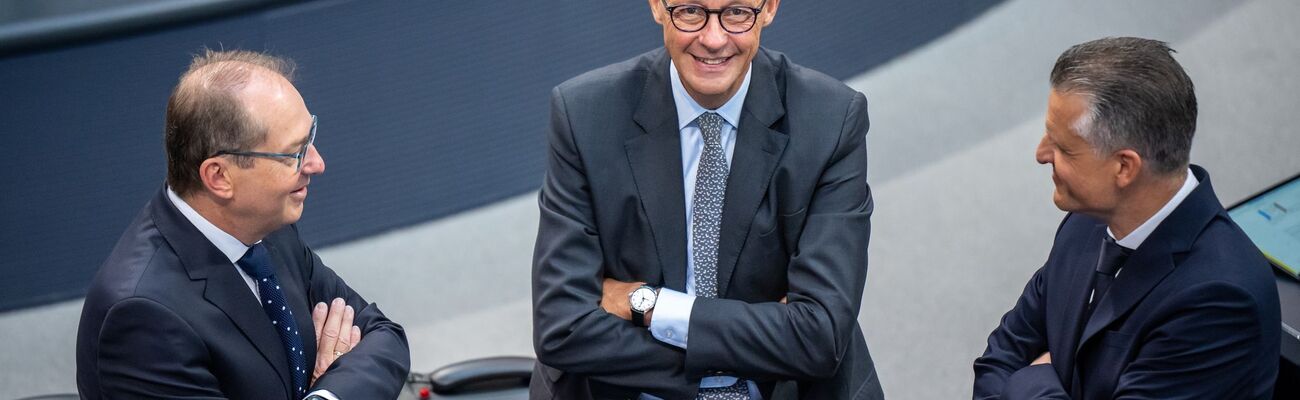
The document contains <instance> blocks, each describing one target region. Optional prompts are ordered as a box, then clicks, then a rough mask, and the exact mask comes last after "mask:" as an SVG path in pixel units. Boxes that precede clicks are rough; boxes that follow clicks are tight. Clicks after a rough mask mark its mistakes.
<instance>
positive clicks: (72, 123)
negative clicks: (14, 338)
mask: <svg viewBox="0 0 1300 400" xmlns="http://www.w3.org/2000/svg"><path fill="white" fill-rule="evenodd" d="M995 3H997V1H995V0H982V1H970V2H964V3H958V4H954V3H952V2H946V1H938V0H923V1H906V0H892V1H889V0H872V1H852V0H828V1H818V2H785V3H784V7H782V8H781V10H780V12H779V14H778V18H777V19H776V22H775V23H774V24H773V25H772V26H771V27H770V28H769V29H768V30H765V31H764V32H763V37H764V44H765V45H766V46H768V47H771V48H774V49H777V50H781V51H784V52H786V53H787V54H789V55H791V57H792V58H793V59H794V60H796V61H797V62H800V63H802V64H804V65H807V66H810V67H813V68H815V69H818V70H821V71H823V72H826V73H828V74H831V75H832V76H835V77H838V78H848V77H850V76H853V75H856V74H858V73H861V72H863V71H866V70H868V69H870V68H872V67H874V66H877V65H880V64H881V63H883V62H885V61H888V60H890V59H892V58H894V57H896V56H898V55H900V54H903V53H905V52H907V51H909V50H911V49H913V48H915V47H916V46H919V45H921V44H924V43H925V42H928V41H929V40H931V39H933V38H935V37H937V36H939V35H941V34H943V33H945V32H947V31H949V30H951V29H952V28H953V27H955V26H957V25H958V24H960V23H962V22H965V21H967V20H969V19H971V18H973V17H975V16H976V15H978V14H979V13H980V12H982V11H984V10H985V9H987V8H988V7H990V6H991V5H993V4H995ZM618 4H619V5H615V3H613V2H609V1H597V0H581V1H562V2H445V1H437V2H434V1H422V2H355V1H324V2H312V3H307V4H297V5H291V6H285V7H279V8H273V9H270V10H262V11H258V12H256V13H252V14H246V15H242V16H235V17H229V18H223V19H218V20H214V21H210V22H206V23H202V24H194V25H187V26H185V27H182V28H170V29H166V30H162V31H155V32H146V33H140V34H136V35H133V36H130V37H123V38H100V39H97V40H95V41H94V42H93V43H90V44H85V45H79V46H72V47H66V48H61V49H53V50H46V51H43V52H37V53H29V54H26V55H22V56H14V57H10V58H5V59H0V146H2V147H3V149H4V150H5V157H0V190H3V192H0V193H2V194H0V209H3V210H4V211H3V214H2V215H0V254H4V255H5V256H4V257H0V259H3V260H4V261H3V265H2V268H0V271H3V273H4V275H3V276H4V277H5V279H0V310H6V309H13V308H17V307H23V306H27V305H34V304H41V303H45V302H49V301H54V300H61V299H67V298H72V297H76V296H80V295H82V294H83V292H84V288H85V285H86V284H87V283H88V282H89V280H90V278H91V276H92V275H93V273H94V271H95V270H96V268H97V267H98V265H99V263H100V262H102V260H103V259H104V258H105V256H107V253H108V251H109V249H111V247H112V245H113V243H114V242H115V241H116V239H117V237H118V236H119V235H120V233H121V230H122V229H123V227H124V226H125V225H126V223H127V222H128V221H129V220H130V219H131V217H132V216H133V215H134V214H135V213H136V211H137V210H139V208H140V207H141V205H143V203H144V202H145V201H146V200H147V198H148V197H149V196H150V195H151V194H152V193H153V192H154V190H156V189H157V188H158V186H159V185H160V184H161V183H162V180H163V175H164V168H165V167H164V165H163V151H162V146H161V142H162V139H161V137H162V121H163V112H164V109H165V106H166V100H167V96H168V94H169V91H170V88H171V86H172V85H173V84H174V83H175V81H176V78H177V76H178V75H179V74H180V72H181V71H183V70H184V68H185V65H186V63H187V62H188V57H187V55H188V54H191V53H194V52H196V51H198V50H199V49H201V48H202V47H204V46H208V47H213V48H220V47H225V48H245V49H252V50H268V51H270V52H272V53H275V54H279V55H284V56H288V57H290V58H292V59H294V60H295V61H297V63H298V65H299V67H300V68H299V70H298V81H297V86H298V88H299V90H300V91H301V92H302V94H303V97H304V98H305V99H306V101H307V105H308V107H309V108H310V109H311V111H312V112H313V113H315V114H317V115H319V116H320V128H319V137H318V139H317V142H316V143H317V146H318V148H319V149H320V151H321V153H322V154H323V155H324V157H325V160H326V165H327V168H326V173H325V174H324V175H322V176H320V177H318V178H316V179H314V180H313V185H312V194H311V196H310V198H309V200H308V203H309V205H308V207H307V211H306V213H305V215H304V217H303V220H302V227H303V230H304V232H305V234H306V236H307V237H308V239H309V240H310V241H311V242H312V243H313V244H314V245H316V246H323V245H328V244H332V243H338V242H340V241H344V240H349V239H354V238H357V237H360V236H364V235H368V234H372V233H375V232H380V231H383V230H388V229H393V228H397V227H402V226H407V225H410V224H413V223H418V222H423V221H428V220H430V219H434V218H438V217H441V216H445V215H448V214H451V213H454V212H457V211H460V210H465V209H468V208H472V207H476V206H480V205H483V204H486V203H489V202H492V201H495V200H499V199H502V198H505V197H508V196H513V195H517V194H520V193H525V192H528V191H530V190H535V189H536V187H537V185H538V184H539V183H540V179H541V174H542V172H543V171H542V161H543V158H542V157H543V155H544V153H543V151H544V147H545V144H544V142H543V141H544V130H545V129H546V126H547V112H548V110H547V107H548V104H549V103H548V99H549V92H550V89H551V87H553V86H555V85H556V84H558V83H560V82H562V81H563V80H565V79H568V78H569V77H572V76H575V75H577V74H579V73H581V72H583V71H586V70H589V69H592V68H596V67H599V66H601V65H605V64H609V63H612V62H616V61H619V60H623V59H626V58H628V57H631V56H634V55H636V54H639V53H641V52H644V51H646V50H649V49H652V48H655V47H657V46H661V45H662V34H661V31H660V28H659V26H658V25H655V24H654V22H653V20H652V19H651V17H650V11H649V10H648V9H647V7H646V6H645V5H644V3H639V2H634V3H633V4H634V5H622V4H623V3H618Z"/></svg>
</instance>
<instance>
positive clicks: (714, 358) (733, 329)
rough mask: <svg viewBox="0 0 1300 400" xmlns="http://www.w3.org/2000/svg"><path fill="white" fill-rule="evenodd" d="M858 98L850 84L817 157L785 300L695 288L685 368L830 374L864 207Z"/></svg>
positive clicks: (862, 120)
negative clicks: (837, 123)
mask: <svg viewBox="0 0 1300 400" xmlns="http://www.w3.org/2000/svg"><path fill="white" fill-rule="evenodd" d="M869 125H870V124H869V122H868V118H867V100H866V97H865V96H863V95H862V94H861V93H857V94H856V96H855V97H854V98H853V100H852V101H850V102H849V103H848V108H847V112H846V113H845V119H844V121H843V124H842V127H841V129H840V132H839V134H838V136H837V143H836V145H835V148H834V150H833V152H832V154H831V155H830V157H828V158H827V160H826V161H825V168H824V170H823V171H822V174H821V176H820V178H818V181H817V182H816V188H815V189H814V191H813V196H812V199H811V200H810V202H809V204H808V208H807V210H808V211H807V213H808V216H807V220H806V222H805V225H804V229H803V232H802V234H801V236H800V237H799V238H798V241H797V245H796V248H795V249H794V250H793V251H792V255H791V257H790V260H789V261H788V265H787V268H786V274H787V281H788V283H789V292H788V294H787V297H788V303H787V304H780V303H776V302H769V303H756V304H749V303H746V302H743V301H738V300H730V299H717V298H697V299H696V300H695V306H694V308H693V310H692V312H691V320H690V332H689V335H690V337H691V339H690V341H691V343H690V347H689V348H688V349H687V351H686V368H687V374H688V376H691V377H699V376H704V375H712V374H723V375H733V376H744V377H747V378H754V379H769V380H770V379H797V380H807V379H823V378H828V377H831V376H832V375H834V374H835V372H836V370H837V369H838V368H839V363H840V360H841V359H842V358H843V356H844V353H845V351H846V349H847V348H848V346H849V344H850V342H851V340H852V335H855V334H856V333H855V327H856V326H857V317H858V310H859V308H860V306H861V301H862V290H863V286H864V285H865V284H866V277H867V242H868V239H869V237H870V233H871V213H872V209H873V208H874V205H873V202H872V198H871V188H870V187H869V186H868V185H867V148H866V134H867V129H868V127H869Z"/></svg>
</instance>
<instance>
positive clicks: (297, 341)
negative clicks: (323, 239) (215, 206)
mask: <svg viewBox="0 0 1300 400" xmlns="http://www.w3.org/2000/svg"><path fill="white" fill-rule="evenodd" d="M236 264H238V265H239V268H240V269H243V270H244V272H245V273H247V274H248V276H251V277H253V279H254V280H256V281H257V293H258V295H259V296H261V297H262V310H263V311H265V312H266V317H267V318H268V319H270V320H271V326H272V327H273V328H275V332H276V334H279V335H280V343H282V344H284V350H285V352H286V354H287V355H288V357H289V359H288V361H289V375H290V376H291V377H292V378H293V387H294V393H295V394H296V397H295V398H303V397H304V396H306V395H307V358H306V355H305V354H304V353H303V349H302V336H300V335H299V332H298V324H297V323H296V322H294V319H293V310H290V309H289V303H288V302H286V301H285V299H284V292H283V291H281V290H280V281H279V280H277V279H275V268H274V267H272V266H271V257H270V254H269V253H268V252H267V251H266V246H263V245H262V244H261V243H258V244H255V245H253V247H252V248H250V249H248V252H247V253H244V257H243V258H240V259H239V261H238V262H236Z"/></svg>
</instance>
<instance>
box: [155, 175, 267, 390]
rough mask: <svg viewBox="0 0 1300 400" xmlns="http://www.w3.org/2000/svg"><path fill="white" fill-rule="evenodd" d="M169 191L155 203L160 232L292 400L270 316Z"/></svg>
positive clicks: (160, 195)
mask: <svg viewBox="0 0 1300 400" xmlns="http://www.w3.org/2000/svg"><path fill="white" fill-rule="evenodd" d="M166 190H167V189H166V187H164V188H163V189H162V190H161V191H160V192H159V194H158V195H157V196H155V197H154V200H153V203H154V206H153V216H154V220H155V221H157V225H158V231H159V232H160V233H161V234H162V236H163V239H164V240H166V241H167V243H168V245H169V246H170V247H171V248H172V250H173V251H174V252H175V253H176V255H177V257H178V258H179V259H180V260H181V263H182V264H183V265H184V267H185V270H186V272H187V273H188V274H189V276H190V279H193V280H205V281H206V282H205V286H204V291H203V297H204V298H205V299H207V300H208V302H210V303H212V304H213V305H214V306H216V307H217V308H218V309H220V310H221V311H222V312H223V313H225V314H226V317H228V318H230V321H231V322H233V323H234V324H235V326H236V327H237V328H239V331H240V332H241V333H243V335H244V337H245V338H246V339H248V341H249V342H251V343H252V344H253V347H255V348H257V351H258V352H259V353H261V354H262V357H263V358H264V359H266V362H267V363H270V364H271V367H272V368H274V369H275V371H276V373H277V375H279V376H280V383H281V387H282V389H283V390H286V392H284V395H285V396H286V397H288V396H289V392H288V390H289V386H290V384H289V382H290V380H289V365H288V362H287V360H286V359H285V354H284V351H285V350H284V349H283V347H284V345H283V344H281V343H280V338H279V336H276V333H275V331H274V330H273V328H272V327H271V324H270V322H269V320H267V318H266V312H265V311H263V310H262V307H261V306H260V305H259V304H257V298H256V297H254V296H253V293H252V292H251V291H249V289H248V284H247V283H246V282H244V280H243V278H241V277H240V276H239V273H238V272H235V268H236V267H235V266H234V265H232V264H231V263H230V260H229V259H227V258H226V256H225V255H223V254H222V253H221V251H219V250H217V248H216V247H215V246H213V245H212V243H211V242H209V241H208V239H207V238H206V237H204V236H203V234H202V233H200V232H199V230H198V228H195V227H194V225H193V224H191V223H190V222H189V220H187V219H185V216H184V215H181V213H180V211H178V210H177V209H176V207H175V206H174V205H172V203H171V200H170V199H168V198H167V192H166Z"/></svg>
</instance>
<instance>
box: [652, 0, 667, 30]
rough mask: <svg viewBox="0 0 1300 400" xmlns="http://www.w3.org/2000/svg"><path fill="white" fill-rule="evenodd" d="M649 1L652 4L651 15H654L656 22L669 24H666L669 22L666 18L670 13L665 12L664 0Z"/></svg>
mask: <svg viewBox="0 0 1300 400" xmlns="http://www.w3.org/2000/svg"><path fill="white" fill-rule="evenodd" d="M648 3H649V4H650V16H652V17H654V19H655V23H656V24H659V25H663V26H667V25H664V24H666V23H668V20H667V19H666V18H668V15H667V14H666V13H665V11H666V10H664V3H663V0H648Z"/></svg>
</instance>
